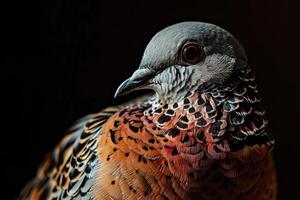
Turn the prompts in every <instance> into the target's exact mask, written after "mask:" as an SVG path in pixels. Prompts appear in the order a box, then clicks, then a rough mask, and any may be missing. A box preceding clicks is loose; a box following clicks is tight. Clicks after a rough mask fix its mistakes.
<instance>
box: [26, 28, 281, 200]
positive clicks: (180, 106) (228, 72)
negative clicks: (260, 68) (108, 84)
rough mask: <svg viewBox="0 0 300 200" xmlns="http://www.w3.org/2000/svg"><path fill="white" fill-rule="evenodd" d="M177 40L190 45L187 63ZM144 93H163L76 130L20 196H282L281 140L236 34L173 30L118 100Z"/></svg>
mask: <svg viewBox="0 0 300 200" xmlns="http://www.w3.org/2000/svg"><path fill="white" fill-rule="evenodd" d="M178 30H180V31H181V32H180V31H179V32H178ZM172 34H173V35H172ZM174 34H175V35H174ZM171 36H173V37H171ZM196 36H197V37H196ZM195 37H196V38H200V39H199V40H195ZM170 38H171V39H170ZM187 39H189V40H187ZM162 41H166V42H167V43H162ZM172 42H173V43H176V44H177V43H179V44H181V43H184V44H183V45H181V46H180V45H175V46H179V47H177V48H179V50H178V51H177V52H179V53H178V54H179V55H181V58H180V59H182V60H176V59H178V58H177V57H176V59H175V58H174V59H175V60H176V62H175V61H174V59H173V60H172V59H171V58H172V57H174V55H173V54H174V52H173V51H168V49H170V48H171V49H173V48H175V47H174V45H172ZM212 44H213V45H212ZM208 47H210V49H208ZM161 48H162V49H161ZM191 48H192V51H191ZM224 48H228V50H227V49H225V50H224ZM158 49H159V50H158ZM232 49H233V51H232ZM160 50H161V52H157V51H160ZM200 51H201V52H200ZM163 52H167V54H168V55H161V54H163ZM216 52H217V53H216ZM159 53H160V54H159ZM178 54H176V55H178ZM219 54H220V56H219ZM154 58H155V59H154ZM166 60H168V62H165V61H166ZM159 63H164V65H158V64H159ZM179 64H180V65H179ZM178 65H179V66H178ZM157 66H159V67H157ZM170 82H172V84H170ZM167 84H169V85H167ZM137 88H138V89H141V88H151V89H153V90H155V92H156V95H154V96H150V95H149V96H146V97H143V98H139V99H136V100H134V101H132V102H130V103H127V104H124V105H121V106H117V107H110V108H107V109H105V110H103V111H101V112H100V113H97V114H94V115H90V116H87V117H85V118H83V119H82V120H80V121H79V122H78V123H76V125H75V126H74V127H72V128H71V129H70V130H69V131H68V133H67V135H66V137H65V138H64V139H63V140H62V141H61V142H60V144H58V145H57V147H56V148H55V150H54V151H53V152H52V153H51V154H49V156H48V157H47V158H46V160H45V162H44V163H43V164H42V166H41V167H40V169H39V171H38V173H37V176H36V178H35V179H34V180H33V181H31V182H30V183H29V184H28V185H27V186H26V187H25V188H24V190H23V191H22V193H21V195H20V199H187V200H188V199H201V200H202V199H207V200H220V199H224V200H228V199H230V200H235V199H239V200H240V199H245V200H248V199H249V200H250V199H261V200H271V199H276V175H275V169H274V164H273V160H272V155H271V153H270V151H271V149H272V148H273V145H274V139H273V137H272V135H271V134H270V133H269V131H268V130H267V119H266V116H265V111H264V110H263V109H262V107H261V105H260V101H261V99H260V98H259V96H258V90H257V85H256V83H255V77H254V74H253V72H252V71H251V68H250V67H249V66H248V65H247V64H246V57H245V55H244V51H243V49H242V48H241V47H240V46H239V43H238V42H237V41H236V40H235V39H234V38H233V36H232V35H230V34H229V33H228V32H226V31H225V30H223V29H221V28H219V27H217V26H215V25H211V24H205V23H198V22H185V23H181V24H177V25H174V26H171V27H168V28H166V29H164V30H163V31H161V32H159V33H158V34H157V35H156V36H155V37H154V38H153V39H152V40H151V42H150V43H149V45H148V46H147V48H146V50H145V54H144V57H143V59H142V62H141V66H140V68H139V69H138V70H137V71H136V72H135V73H134V74H133V76H132V77H131V78H130V79H128V80H127V81H125V82H124V83H123V84H122V85H121V86H120V88H119V89H118V91H117V95H120V94H125V93H128V92H130V91H132V90H134V89H137Z"/></svg>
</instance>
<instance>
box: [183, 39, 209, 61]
mask: <svg viewBox="0 0 300 200" xmlns="http://www.w3.org/2000/svg"><path fill="white" fill-rule="evenodd" d="M181 54H182V60H183V61H184V62H186V63H188V64H197V63H199V62H200V61H201V60H202V58H203V56H204V52H203V51H202V48H201V47H200V46H199V44H197V43H194V42H189V43H186V44H185V45H184V46H183V47H182V52H181Z"/></svg>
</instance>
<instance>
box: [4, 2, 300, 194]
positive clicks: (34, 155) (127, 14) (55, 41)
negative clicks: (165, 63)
mask: <svg viewBox="0 0 300 200" xmlns="http://www.w3.org/2000/svg"><path fill="white" fill-rule="evenodd" d="M179 2H181V3H179ZM1 4H2V5H1V6H0V9H1V12H0V13H1V21H2V22H1V27H0V28H1V32H2V36H1V39H2V40H3V41H2V42H1V49H2V53H1V86H2V87H3V89H1V100H4V102H3V103H1V115H2V117H4V118H5V120H4V121H3V120H2V123H1V124H2V125H1V145H0V146H1V151H0V155H1V168H3V169H1V182H2V184H3V183H4V186H5V187H3V186H2V187H1V190H3V192H1V199H12V198H14V197H16V195H17V193H18V191H19V190H20V189H21V187H22V186H23V185H24V184H25V182H26V181H28V180H29V179H30V178H31V177H32V176H33V175H34V173H35V171H36V168H37V166H38V165H39V163H40V162H41V161H42V159H43V157H44V155H45V153H46V152H47V151H49V150H51V149H52V148H53V147H54V145H55V144H56V143H57V142H58V141H59V140H60V138H61V137H62V135H63V132H64V130H65V129H67V128H68V126H69V125H70V124H71V123H72V122H73V121H74V120H76V119H77V118H79V117H81V116H83V115H85V114H88V113H92V112H96V111H99V110H100V109H101V108H103V107H105V106H107V105H110V104H112V103H118V102H121V101H124V100H126V99H129V98H130V96H129V97H128V96H127V97H123V98H120V99H117V100H113V94H114V92H115V89H116V88H117V86H118V85H119V84H120V83H121V82H122V81H123V80H124V79H125V78H127V77H128V76H129V75H130V74H131V73H132V72H133V70H134V69H135V68H136V67H137V66H138V64H139V61H140V58H141V56H142V53H143V49H144V47H145V46H146V44H147V42H148V41H149V40H150V38H151V37H152V36H153V34H155V33H156V32H157V31H158V30H160V29H161V28H163V27H165V26H167V25H170V24H173V23H176V22H180V21H186V20H197V21H206V22H211V23H215V24H218V25H220V26H222V27H223V28H225V29H227V30H229V31H230V32H231V33H233V34H234V35H235V36H236V37H237V38H238V39H239V40H240V41H241V42H242V43H243V45H244V47H245V49H246V51H247V54H248V57H249V62H250V64H251V65H252V66H253V68H254V70H255V72H256V75H257V76H256V77H257V82H258V84H259V87H260V91H261V95H262V97H263V100H264V101H263V103H264V105H265V107H266V109H267V111H268V115H269V121H270V128H271V130H272V131H273V132H274V135H275V137H276V139H277V144H276V149H275V153H274V154H275V159H276V165H277V169H278V178H279V196H280V199H293V198H296V199H297V196H298V198H299V191H298V190H299V182H300V177H299V173H300V165H299V161H298V159H299V153H300V152H299V150H300V145H299V141H300V133H299V127H297V126H298V125H299V122H298V119H299V117H298V111H299V108H298V106H299V98H298V97H297V93H298V92H299V70H298V69H299V67H300V66H299V61H298V57H299V56H300V55H299V47H300V44H299V43H300V39H299V33H300V31H299V28H300V26H299V20H297V17H298V16H296V15H297V11H299V9H298V7H297V5H296V1H287V0H282V1H274V0H273V1H271V0H269V1H261V0H252V1H250V0H244V1H240V0H233V1H228V0H227V1H211V0H210V1H199V0H198V1H178V2H175V1H161V2H159V1H158V2H154V1H143V2H141V1H119V2H116V1H80V3H78V2H75V1H72V0H51V1H50V0H49V1H43V3H37V2H31V1H22V2H14V1H11V2H9V3H8V2H7V3H6V5H3V3H1ZM3 33H4V35H3Z"/></svg>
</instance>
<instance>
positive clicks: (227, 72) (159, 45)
mask: <svg viewBox="0 0 300 200" xmlns="http://www.w3.org/2000/svg"><path fill="white" fill-rule="evenodd" d="M246 66H247V57H246V54H245V52H244V49H243V48H242V46H241V45H240V43H239V42H238V41H237V39H235V38H234V37H233V36H232V35H231V34H230V33H229V32H227V31H226V30H224V29H222V28H220V27H218V26H216V25H213V24H209V23H203V22H182V23H178V24H175V25H172V26H169V27H166V28H165V29H163V30H161V31H159V32H158V33H157V34H156V35H154V37H153V38H152V39H151V40H150V42H149V43H148V45H147V47H146V49H145V51H144V54H143V57H142V60H141V62H140V66H139V68H138V69H137V70H136V71H135V72H134V73H133V74H132V76H131V77H130V78H128V79H127V80H125V81H124V82H123V83H122V84H121V85H120V86H119V88H118V89H117V91H116V94H115V96H120V95H124V94H128V93H130V92H131V91H133V90H140V89H152V90H154V91H155V92H156V94H157V96H158V98H159V99H160V100H162V101H164V102H166V103H172V102H176V101H179V100H181V99H183V98H184V96H185V95H186V94H187V93H188V92H193V91H196V90H199V88H205V87H206V86H212V85H223V84H224V83H226V82H230V80H231V78H232V76H233V75H234V74H235V73H236V72H238V71H239V70H242V69H244V68H245V67H246Z"/></svg>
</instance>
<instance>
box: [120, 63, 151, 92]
mask: <svg viewBox="0 0 300 200" xmlns="http://www.w3.org/2000/svg"><path fill="white" fill-rule="evenodd" d="M154 75H155V73H154V72H153V71H151V70H150V69H148V68H143V69H138V70H136V71H135V72H134V73H133V74H132V76H131V77H130V78H129V79H127V80H125V81H124V82H123V83H122V84H121V85H120V86H119V87H118V89H117V91H116V93H115V98H116V97H119V96H122V95H125V94H128V93H130V92H132V91H134V90H140V89H146V88H148V87H147V86H149V84H150V80H151V78H153V76H154Z"/></svg>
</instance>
